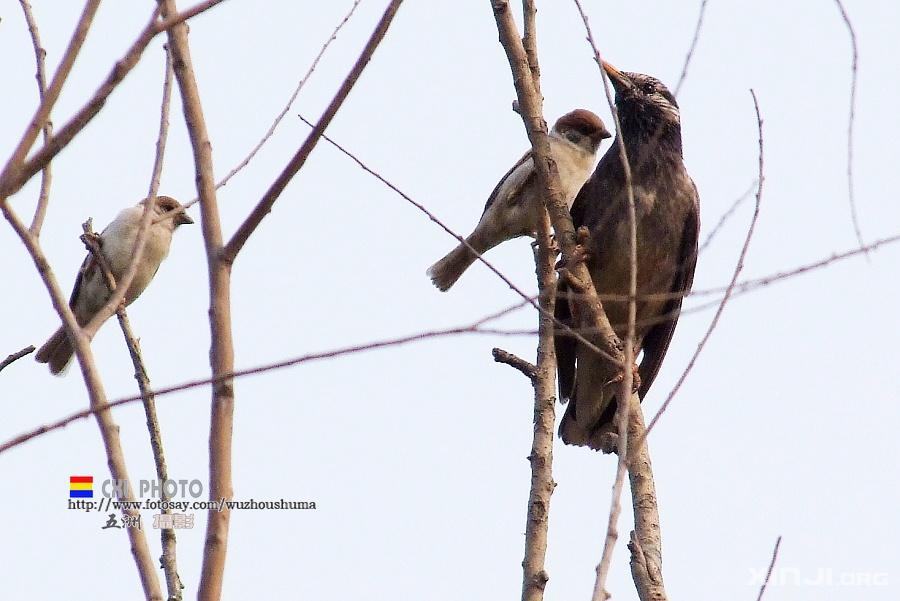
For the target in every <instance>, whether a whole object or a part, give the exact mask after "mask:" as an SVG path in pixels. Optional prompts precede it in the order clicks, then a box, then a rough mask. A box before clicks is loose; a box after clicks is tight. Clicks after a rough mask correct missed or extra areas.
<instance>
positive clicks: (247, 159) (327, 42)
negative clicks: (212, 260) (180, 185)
mask: <svg viewBox="0 0 900 601" xmlns="http://www.w3.org/2000/svg"><path fill="white" fill-rule="evenodd" d="M360 2H362V0H354V1H353V6H351V7H350V10H349V12H347V14H346V15H344V18H343V19H341V22H340V23H338V24H337V27H335V28H334V31H332V32H331V36H330V37H329V38H328V39H327V40H325V43H324V44H322V48H321V49H319V54H317V55H316V58H314V59H313V62H312V64H311V65H310V66H309V69H307V71H306V75H304V76H303V79H301V80H300V82H299V83H298V84H297V87H296V88H295V89H294V92H293V93H292V94H291V97H290V98H289V99H288V101H287V104H285V105H284V108H283V109H282V110H281V112H280V113H278V115H277V116H276V117H275V120H274V121H273V122H272V125H271V126H270V127H269V129H268V131H266V133H265V135H263V137H262V138H261V139H260V141H259V142H257V144H256V146H254V147H253V149H252V150H250V152H249V154H247V156H246V157H244V159H243V160H241V162H240V163H238V164H237V165H235V167H234V168H233V169H232V170H231V171H229V172H228V174H227V175H225V177H223V178H222V179H220V180H219V183H217V184H216V189H217V190H218V189H219V188H222V187H224V186H226V185H228V182H229V181H230V180H231V178H232V177H234V176H235V175H237V174H238V173H239V172H240V171H241V170H242V169H243V168H244V167H246V166H247V165H248V164H249V163H250V161H252V160H253V158H254V157H255V156H256V154H257V153H258V152H259V151H260V149H261V148H262V147H263V146H265V144H266V142H268V141H269V139H270V138H271V137H272V136H273V135H274V134H275V130H276V129H277V128H278V126H279V125H280V124H281V121H282V120H283V119H284V117H285V115H287V113H288V111H289V110H291V106H292V105H293V104H294V101H295V100H297V96H299V95H300V90H302V89H303V86H304V85H305V84H306V82H307V81H309V78H310V76H311V75H312V74H313V72H314V71H315V70H316V67H318V66H319V61H320V60H322V57H323V56H325V51H326V50H328V47H329V46H330V45H331V43H332V42H333V41H335V40H336V39H337V34H338V33H339V32H340V31H341V29H343V28H344V25H346V24H347V22H348V21H349V20H350V17H352V16H353V13H354V12H356V7H357V6H359V4H360ZM198 200H199V198H195V199H193V200H191V201H190V202H188V203H185V205H184V207H185V208H188V207H190V206H192V205H194V204H195V203H196V202H197V201H198Z"/></svg>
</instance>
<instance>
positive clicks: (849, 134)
mask: <svg viewBox="0 0 900 601" xmlns="http://www.w3.org/2000/svg"><path fill="white" fill-rule="evenodd" d="M834 2H835V4H837V7H838V10H839V11H841V18H842V19H843V20H844V24H845V25H846V26H847V33H849V34H850V48H851V50H852V51H853V61H852V63H851V65H850V77H851V80H850V114H849V116H848V117H847V192H848V195H849V198H850V217H851V219H852V220H853V231H854V232H855V233H856V241H857V242H859V245H860V246H861V247H864V246H865V242H863V236H862V230H861V229H860V226H859V216H858V215H857V212H856V198H855V195H854V193H855V188H854V186H853V124H854V121H855V119H856V81H857V75H858V72H859V69H858V65H859V49H858V48H857V45H856V31H854V29H853V23H852V22H851V21H850V15H848V14H847V10H846V9H845V8H844V3H843V2H841V0H834Z"/></svg>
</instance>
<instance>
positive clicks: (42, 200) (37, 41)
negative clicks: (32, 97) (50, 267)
mask: <svg viewBox="0 0 900 601" xmlns="http://www.w3.org/2000/svg"><path fill="white" fill-rule="evenodd" d="M19 4H21V5H22V12H23V13H24V14H25V23H26V24H27V25H28V33H29V34H30V35H31V45H32V46H33V47H34V62H35V64H36V71H35V75H34V78H35V80H36V81H37V87H38V99H39V100H40V101H41V102H43V100H44V96H45V93H46V90H47V75H46V71H47V67H46V58H47V51H46V50H45V49H44V47H43V45H42V44H41V34H40V31H39V30H38V25H37V21H36V20H35V18H34V13H32V12H31V4H29V3H28V0H19ZM42 130H43V134H44V136H43V137H44V143H45V144H46V143H47V141H48V140H49V139H50V136H51V135H52V134H53V122H52V121H50V117H49V115H48V116H47V120H46V121H45V122H44V126H43V128H42ZM52 180H53V174H52V172H51V168H50V163H47V164H46V165H45V166H44V168H43V169H42V170H41V191H40V192H39V193H38V202H37V208H36V209H35V210H34V217H33V218H32V220H31V227H29V228H28V230H29V231H30V232H31V233H32V235H34V236H40V235H41V226H42V225H43V224H44V216H45V215H46V214H47V204H48V203H49V202H50V184H51V183H52Z"/></svg>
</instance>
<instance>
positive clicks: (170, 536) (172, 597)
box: [95, 45, 184, 601]
mask: <svg viewBox="0 0 900 601" xmlns="http://www.w3.org/2000/svg"><path fill="white" fill-rule="evenodd" d="M163 52H164V57H165V75H164V77H163V92H162V101H161V103H160V110H159V135H158V136H157V138H156V154H155V157H154V159H153V169H152V173H151V176H150V188H149V190H148V191H147V196H148V198H156V194H157V193H158V192H159V181H160V178H161V177H162V167H163V158H164V157H165V152H166V141H167V140H168V134H169V109H170V107H171V105H172V78H173V75H174V68H173V65H172V53H171V52H169V47H168V45H163ZM96 255H97V253H95V256H96ZM109 276H110V277H112V273H111V272H110V273H109ZM113 286H115V284H113ZM110 290H112V288H110ZM116 313H117V314H118V317H119V325H120V326H121V328H122V334H123V335H124V336H125V343H126V344H127V345H128V353H129V354H130V355H131V361H132V363H133V364H134V378H135V380H137V383H138V389H139V390H140V392H141V396H142V397H143V398H144V414H145V416H146V418H147V432H148V434H149V435H150V448H151V450H152V451H153V462H154V464H155V465H156V477H157V479H158V480H159V481H160V482H167V481H168V480H169V468H168V466H167V465H166V455H165V452H164V450H163V442H162V432H161V430H160V427H159V418H158V417H157V413H156V400H155V399H154V397H153V392H152V391H151V389H150V376H148V375H147V367H146V364H145V363H144V359H143V356H142V355H141V349H140V345H139V343H138V339H137V336H135V335H134V333H133V332H132V330H131V324H130V323H129V321H128V315H127V314H126V313H125V307H124V304H122V305H120V306H119V309H118V311H117V312H116ZM170 499H171V497H170V496H169V495H168V493H166V488H165V487H164V486H162V487H160V500H161V501H162V509H161V512H162V513H163V514H171V513H172V510H171V509H170V508H169V506H168V501H169V500H170ZM160 540H161V544H162V557H161V558H160V563H161V564H162V568H163V572H164V573H165V575H166V592H167V593H168V601H181V599H182V589H184V585H183V584H182V582H181V577H180V576H179V575H178V562H177V559H176V540H175V530H174V529H172V528H160Z"/></svg>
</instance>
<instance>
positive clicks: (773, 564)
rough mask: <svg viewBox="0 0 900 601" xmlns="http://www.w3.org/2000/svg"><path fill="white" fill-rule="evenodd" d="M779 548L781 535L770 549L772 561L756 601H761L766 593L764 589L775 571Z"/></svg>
mask: <svg viewBox="0 0 900 601" xmlns="http://www.w3.org/2000/svg"><path fill="white" fill-rule="evenodd" d="M779 547H781V535H779V536H778V538H777V539H775V548H774V549H772V559H771V561H769V569H768V570H767V571H766V579H765V581H764V582H763V583H762V586H760V587H759V595H757V597H756V601H762V598H763V595H764V594H765V593H766V587H767V586H768V585H769V579H770V578H771V577H772V571H773V570H774V569H775V562H776V561H777V560H778V548H779Z"/></svg>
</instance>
